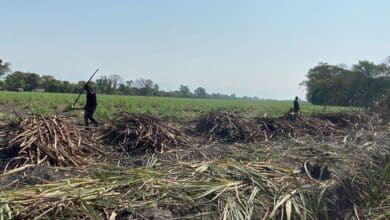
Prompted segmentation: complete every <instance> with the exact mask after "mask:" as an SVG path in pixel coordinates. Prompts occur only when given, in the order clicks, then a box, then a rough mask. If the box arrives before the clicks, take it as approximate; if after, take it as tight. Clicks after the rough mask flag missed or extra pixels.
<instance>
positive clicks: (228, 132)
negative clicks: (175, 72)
mask: <svg viewBox="0 0 390 220" xmlns="http://www.w3.org/2000/svg"><path fill="white" fill-rule="evenodd" d="M382 122H383V120H382V119H381V118H380V117H379V116H378V115H364V114H360V113H333V114H332V113H329V114H317V115H312V116H308V117H303V116H300V115H296V114H291V113H286V114H285V115H283V116H281V117H277V118H267V117H257V118H254V119H249V118H245V117H240V116H238V115H235V114H234V113H231V112H227V111H219V110H217V111H212V112H208V113H205V114H202V115H201V116H200V117H199V119H198V121H197V123H196V127H195V130H197V131H198V132H200V133H201V134H203V135H207V136H208V137H209V140H210V141H217V142H231V143H233V142H256V141H261V140H265V141H268V140H269V139H270V138H274V137H279V136H282V137H283V136H288V137H299V136H304V135H313V136H331V135H344V134H346V133H347V132H348V131H351V130H373V129H374V127H377V126H378V125H380V124H381V123H382Z"/></svg>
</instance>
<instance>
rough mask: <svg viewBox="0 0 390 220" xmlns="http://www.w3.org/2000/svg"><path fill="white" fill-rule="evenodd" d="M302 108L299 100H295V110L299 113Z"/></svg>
mask: <svg viewBox="0 0 390 220" xmlns="http://www.w3.org/2000/svg"><path fill="white" fill-rule="evenodd" d="M300 109H301V108H300V107H299V102H298V100H294V112H295V113H298V111H299V110H300Z"/></svg>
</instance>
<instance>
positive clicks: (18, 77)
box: [4, 72, 26, 91]
mask: <svg viewBox="0 0 390 220" xmlns="http://www.w3.org/2000/svg"><path fill="white" fill-rule="evenodd" d="M25 85H26V83H25V81H24V76H23V73H22V72H15V73H12V74H8V75H7V76H6V77H5V79H4V87H5V89H7V90H10V91H17V90H18V89H19V88H21V89H24V87H25Z"/></svg>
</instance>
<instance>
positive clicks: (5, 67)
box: [0, 59, 11, 78]
mask: <svg viewBox="0 0 390 220" xmlns="http://www.w3.org/2000/svg"><path fill="white" fill-rule="evenodd" d="M9 72H11V63H9V62H3V60H2V59H0V78H1V77H3V76H4V75H6V74H7V73H9Z"/></svg>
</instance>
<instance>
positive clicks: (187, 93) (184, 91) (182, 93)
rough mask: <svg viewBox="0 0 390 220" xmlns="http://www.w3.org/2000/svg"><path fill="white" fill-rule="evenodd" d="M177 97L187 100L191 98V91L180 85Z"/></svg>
mask: <svg viewBox="0 0 390 220" xmlns="http://www.w3.org/2000/svg"><path fill="white" fill-rule="evenodd" d="M179 96H180V97H184V98H189V97H190V96H191V91H190V89H189V88H188V86H185V85H180V88H179Z"/></svg>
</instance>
